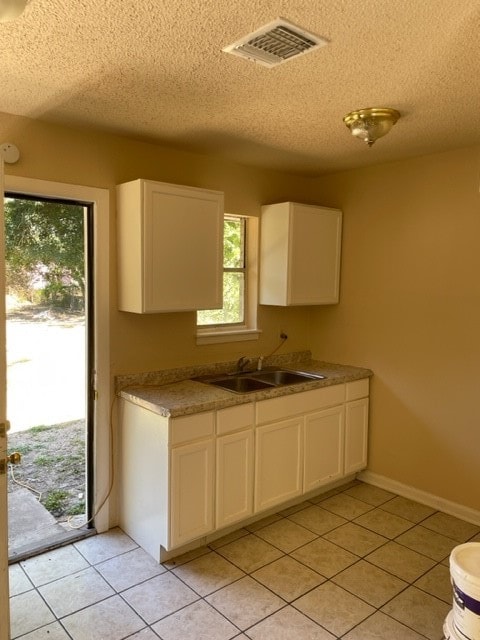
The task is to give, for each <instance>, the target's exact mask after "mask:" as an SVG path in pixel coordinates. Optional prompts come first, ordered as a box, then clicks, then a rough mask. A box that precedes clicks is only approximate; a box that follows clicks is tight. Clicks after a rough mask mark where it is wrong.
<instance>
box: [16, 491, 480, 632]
mask: <svg viewBox="0 0 480 640" xmlns="http://www.w3.org/2000/svg"><path fill="white" fill-rule="evenodd" d="M470 540H472V541H480V527H476V526H474V525H472V524H469V523H468V522H464V521H462V520H458V519H457V518H454V517H452V516H449V515H446V514H444V513H440V512H437V511H435V510H433V509H430V508H429V507H425V506H424V505H421V504H417V503H415V502H412V501H410V500H407V499H405V498H402V497H399V496H396V495H394V494H392V493H389V492H387V491H384V490H382V489H379V488H377V487H373V486H371V485H367V484H364V483H361V482H357V481H355V482H353V483H350V484H348V485H345V486H344V487H340V488H338V489H335V490H333V491H330V492H328V493H326V494H323V495H322V496H319V497H317V498H315V499H314V500H313V501H309V502H305V503H303V504H302V505H299V506H296V507H292V508H290V509H286V510H283V511H281V512H279V513H278V514H276V515H274V516H269V517H268V518H265V519H264V520H263V521H261V522H257V523H255V524H253V525H251V526H249V527H248V528H246V529H241V530H239V531H237V532H235V533H233V534H230V535H229V536H226V537H225V538H223V539H222V540H217V541H216V542H215V543H213V544H211V545H210V546H208V547H202V548H201V549H198V550H196V551H195V552H192V553H189V554H185V555H184V556H181V557H179V558H176V559H174V560H171V561H169V562H166V563H164V564H163V565H159V564H157V563H156V562H155V561H154V560H153V559H152V558H151V557H150V556H149V555H148V554H147V553H145V552H144V551H143V550H142V549H140V548H139V547H138V545H137V544H136V543H135V542H133V541H132V540H131V539H130V538H129V537H128V536H126V535H125V534H124V533H123V532H122V531H120V530H119V529H114V530H112V531H109V532H108V533H105V534H102V535H98V536H95V537H91V538H86V539H85V540H82V541H80V542H76V543H74V544H71V545H69V546H67V547H62V548H60V549H56V550H54V551H51V552H49V553H46V554H43V555H41V556H37V557H34V558H30V559H29V560H25V561H23V562H20V563H18V564H14V565H12V566H11V567H10V596H11V597H10V602H11V618H12V640H13V639H16V638H22V640H46V639H47V638H48V639H49V640H66V639H70V640H122V639H124V638H130V639H131V640H134V639H135V640H158V638H161V639H162V640H229V639H230V638H237V639H240V638H244V639H247V640H248V639H250V640H287V639H288V640H294V639H296V638H299V639H301V640H335V639H339V638H342V639H343V640H425V639H427V640H441V639H442V638H443V632H442V627H443V622H444V620H445V617H446V616H447V613H448V612H449V611H450V609H451V586H450V572H449V568H448V557H449V554H450V551H451V550H452V549H453V547H455V546H456V545H458V544H461V543H463V542H467V541H470Z"/></svg>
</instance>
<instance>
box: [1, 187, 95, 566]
mask: <svg viewBox="0 0 480 640" xmlns="http://www.w3.org/2000/svg"><path fill="white" fill-rule="evenodd" d="M5 196H6V197H5V236H6V272H7V290H6V293H7V352H8V368H7V407H8V415H9V419H10V422H11V431H10V434H9V452H12V451H14V450H18V451H19V452H20V453H21V454H22V456H23V463H21V464H20V465H19V466H18V467H16V466H13V465H11V466H10V470H9V488H8V499H9V500H8V502H9V559H10V561H17V560H19V559H22V558H25V557H28V556H30V555H34V554H36V553H40V552H42V551H45V550H46V549H50V548H52V547H55V546H58V545H60V544H65V542H67V541H70V540H72V539H76V538H78V537H82V536H83V535H87V534H88V533H89V531H88V525H87V526H82V524H83V523H84V522H85V521H89V520H90V519H91V514H92V496H93V482H92V476H93V473H92V457H93V455H92V451H93V393H94V391H93V380H94V375H93V368H94V364H93V361H94V344H93V340H94V331H93V318H94V309H93V295H92V292H93V283H92V274H93V206H92V205H91V204H88V203H85V202H76V201H72V200H62V199H53V198H46V197H41V198H40V197H34V196H26V195H23V194H18V193H10V192H7V193H6V194H5Z"/></svg>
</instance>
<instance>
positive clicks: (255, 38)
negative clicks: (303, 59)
mask: <svg viewBox="0 0 480 640" xmlns="http://www.w3.org/2000/svg"><path fill="white" fill-rule="evenodd" d="M326 44H328V41H327V40H325V39H324V38H320V36H316V35H315V34H313V33H310V32H308V31H305V29H300V27H297V26H295V25H294V24H292V23H291V22H288V20H284V19H283V18H278V19H277V20H274V21H273V22H269V23H268V24H266V25H265V26H264V27H261V28H260V29H258V30H257V31H254V32H253V33H250V34H249V35H248V36H245V37H244V38H241V40H237V42H234V43H233V44H229V45H228V46H226V47H224V48H223V49H222V51H225V52H226V53H233V55H236V56H240V57H241V58H247V59H248V60H252V61H253V62H258V64H261V65H263V66H265V67H276V66H277V65H279V64H282V62H287V61H288V60H291V59H292V58H295V57H297V56H299V55H302V54H304V53H308V52H309V51H313V50H314V49H317V48H318V47H323V46H324V45H326Z"/></svg>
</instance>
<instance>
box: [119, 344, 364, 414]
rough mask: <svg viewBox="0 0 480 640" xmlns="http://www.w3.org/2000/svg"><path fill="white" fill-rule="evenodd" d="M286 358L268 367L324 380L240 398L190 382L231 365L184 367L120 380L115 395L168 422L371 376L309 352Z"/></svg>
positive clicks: (271, 389) (264, 390) (207, 385)
mask: <svg viewBox="0 0 480 640" xmlns="http://www.w3.org/2000/svg"><path fill="white" fill-rule="evenodd" d="M288 355H290V358H287V356H281V357H278V358H276V359H275V361H274V359H273V358H272V360H270V361H269V362H268V365H269V366H272V365H274V366H278V367H282V368H285V369H288V368H291V369H296V370H300V371H307V372H311V373H316V374H320V375H324V376H325V378H324V379H319V380H307V381H305V382H301V383H296V384H294V385H288V386H281V387H271V388H269V389H262V390H261V391H255V392H250V393H241V394H239V393H234V392H232V391H226V390H224V389H219V388H218V387H214V386H212V385H209V384H205V383H203V382H197V381H195V380H191V379H190V378H191V377H194V376H198V375H205V374H209V373H215V374H217V373H224V372H227V371H231V370H232V368H231V367H230V368H228V364H230V365H231V364H232V363H223V364H222V365H210V366H202V367H185V368H184V369H174V370H173V369H172V370H165V371H161V372H152V373H148V374H139V375H132V376H121V377H118V378H117V380H116V383H117V395H119V396H120V397H122V398H123V399H124V400H127V401H129V402H132V403H134V404H137V405H139V406H141V407H144V408H145V409H148V410H149V411H153V412H154V413H157V414H158V415H160V416H164V417H167V418H168V417H178V416H184V415H189V414H192V413H199V412H201V411H216V410H218V409H223V408H225V407H231V406H234V405H238V404H244V403H246V402H252V401H258V400H266V399H268V398H275V397H278V396H284V395H289V394H292V393H299V392H301V391H310V390H311V389H319V388H321V387H328V386H331V385H335V384H343V383H345V382H352V381H354V380H361V379H362V378H368V377H370V376H372V375H373V372H372V371H371V370H370V369H364V368H362V367H353V366H349V365H341V364H332V363H329V362H322V361H318V360H312V359H310V354H309V352H308V351H307V352H299V353H297V354H288ZM233 364H234V363H233ZM182 375H183V377H182Z"/></svg>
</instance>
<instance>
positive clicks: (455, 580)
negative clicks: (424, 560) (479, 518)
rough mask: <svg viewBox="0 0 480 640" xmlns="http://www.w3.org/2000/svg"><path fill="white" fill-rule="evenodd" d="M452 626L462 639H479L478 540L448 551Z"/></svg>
mask: <svg viewBox="0 0 480 640" xmlns="http://www.w3.org/2000/svg"><path fill="white" fill-rule="evenodd" d="M450 577H451V580H452V587H453V627H454V629H455V633H456V634H457V635H458V636H459V637H460V639H461V640H480V542H467V543H466V544H461V545H459V546H458V547H455V548H454V549H453V551H452V553H451V554H450Z"/></svg>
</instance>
